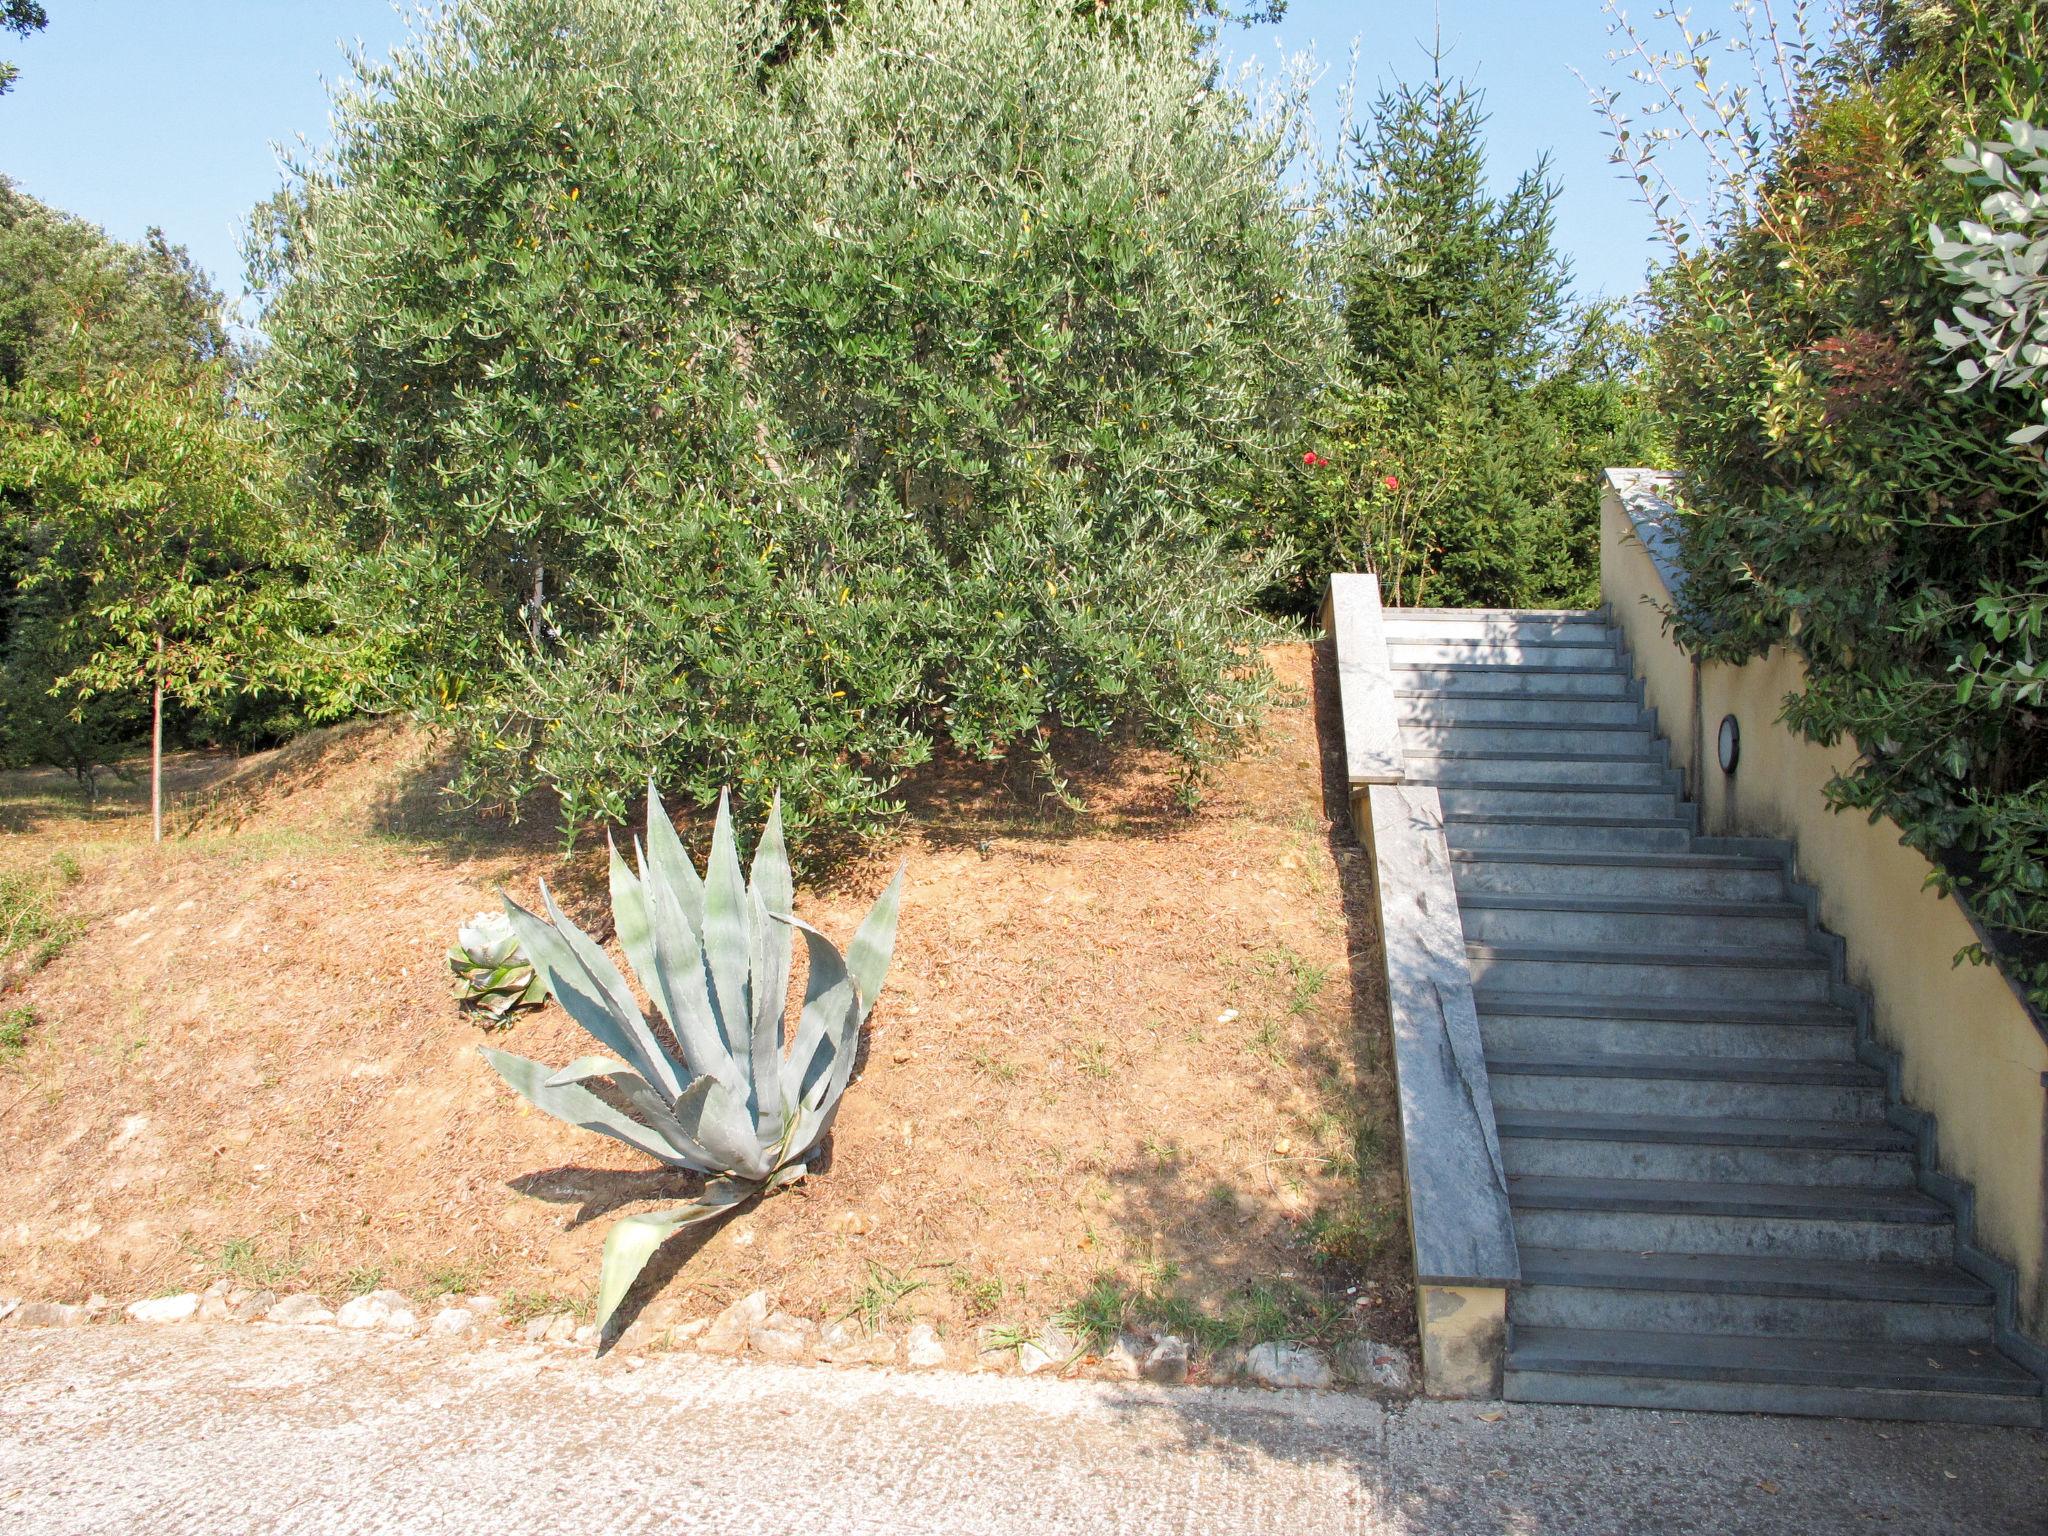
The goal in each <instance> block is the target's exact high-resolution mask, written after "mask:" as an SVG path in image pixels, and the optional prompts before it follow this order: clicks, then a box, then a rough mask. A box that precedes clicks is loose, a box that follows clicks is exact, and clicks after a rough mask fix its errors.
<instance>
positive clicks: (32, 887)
mask: <svg viewBox="0 0 2048 1536" xmlns="http://www.w3.org/2000/svg"><path fill="white" fill-rule="evenodd" d="M77 868H78V865H77V864H76V862H75V861H71V860H68V859H67V860H65V861H64V862H63V863H60V865H59V867H58V874H59V878H60V879H61V880H62V881H63V882H64V883H66V884H69V883H70V881H71V880H72V879H75V878H76V871H77ZM51 884H52V882H51V881H50V880H49V879H48V878H47V877H42V876H37V875H33V874H30V873H29V872H28V871H26V870H19V869H15V870H9V871H7V872H6V873H5V874H0V961H7V960H13V959H15V958H16V957H17V956H21V955H26V956H27V957H28V969H30V970H32V971H33V970H36V969H38V968H40V967H42V966H45V965H48V964H49V963H50V962H51V961H52V960H54V959H56V958H57V957H58V956H59V955H61V954H62V953H63V952H64V946H65V945H67V944H69V943H70V942H71V941H72V940H73V939H74V938H76V937H77V936H78V931H79V928H80V926H81V925H80V924H79V923H78V922H77V921H76V920H75V919H71V918H60V917H58V916H57V913H56V909H55V907H54V906H53V904H52V903H51V900H50V896H51Z"/></svg>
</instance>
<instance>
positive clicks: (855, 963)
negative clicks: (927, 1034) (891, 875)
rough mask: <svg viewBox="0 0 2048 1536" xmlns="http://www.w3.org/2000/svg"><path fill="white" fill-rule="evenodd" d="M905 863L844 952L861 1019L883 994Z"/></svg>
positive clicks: (892, 949)
mask: <svg viewBox="0 0 2048 1536" xmlns="http://www.w3.org/2000/svg"><path fill="white" fill-rule="evenodd" d="M904 869H905V866H903V865H900V864H899V865H898V866H897V867H896V878H895V879H894V880H891V881H890V882H889V886H888V889H887V890H885V891H883V892H882V894H881V895H879V896H877V897H876V898H875V904H874V905H873V906H872V907H870V908H868V915H867V916H866V918H864V919H863V920H862V922H861V925H860V931H859V932H858V933H856V934H855V935H854V936H853V943H852V944H851V945H849V946H848V948H847V951H846V968H847V970H848V971H850V972H852V973H853V982H854V985H855V986H857V987H859V988H860V1016H861V1019H862V1020H863V1021H865V1020H866V1019H867V1016H868V1015H869V1014H870V1013H872V1012H873V1011H874V1007H875V999H876V998H878V997H880V996H881V995H882V978H883V977H885V976H887V975H888V974H889V958H890V956H892V955H893V954H895V953H896V916H897V914H898V913H899V912H900V911H901V910H902V908H903V874H904Z"/></svg>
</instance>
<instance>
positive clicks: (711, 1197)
mask: <svg viewBox="0 0 2048 1536" xmlns="http://www.w3.org/2000/svg"><path fill="white" fill-rule="evenodd" d="M761 1189H762V1186H761V1185H760V1184H759V1183H758V1182H754V1181H751V1180H743V1179H714V1180H712V1181H711V1182H710V1183H709V1184H706V1185H705V1186H704V1193H703V1194H701V1195H699V1196H698V1197H697V1198H696V1199H695V1200H693V1201H691V1202H690V1203H689V1204H688V1205H679V1206H676V1207H675V1208H673V1209H671V1210H666V1211H649V1212H647V1213H646V1214H645V1215H640V1216H625V1217H621V1218H620V1219H619V1220H618V1221H615V1222H613V1223H612V1229H611V1231H609V1232H607V1233H606V1234H605V1235H604V1265H603V1267H602V1268H601V1269H600V1270H599V1271H598V1277H597V1326H598V1329H599V1331H600V1332H601V1331H602V1330H603V1328H604V1325H605V1324H606V1323H607V1322H609V1321H610V1320H611V1315H612V1313H614V1312H616V1311H617V1310H618V1307H619V1303H620V1302H621V1301H623V1300H625V1297H626V1291H627V1289H628V1288H629V1287H630V1286H631V1285H632V1284H633V1281H634V1280H635V1279H636V1278H638V1276H639V1274H640V1271H641V1270H643V1269H645V1268H646V1267H647V1261H648V1260H649V1259H650V1258H652V1257H653V1256H654V1250H655V1249H657V1248H659V1247H660V1246H661V1245H662V1243H663V1242H664V1241H666V1240H667V1238H668V1236H669V1234H671V1233H672V1232H675V1231H677V1230H678V1229H679V1228H682V1227H687V1226H694V1225H695V1224H696V1223H698V1222H701V1221H710V1220H712V1219H713V1218H715V1217H718V1216H724V1215H728V1214H730V1213H731V1212H732V1211H734V1210H736V1209H738V1208H739V1207H740V1206H742V1205H744V1204H746V1203H747V1201H749V1200H751V1199H753V1198H754V1196H756V1195H758V1194H760V1193H761Z"/></svg>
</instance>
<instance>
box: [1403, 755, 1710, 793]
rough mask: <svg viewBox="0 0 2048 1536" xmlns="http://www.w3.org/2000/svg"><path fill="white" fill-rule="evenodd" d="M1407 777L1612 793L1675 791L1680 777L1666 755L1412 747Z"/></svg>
mask: <svg viewBox="0 0 2048 1536" xmlns="http://www.w3.org/2000/svg"><path fill="white" fill-rule="evenodd" d="M1402 755H1403V756H1404V757H1405V758H1406V759H1407V764H1408V777H1409V779H1410V781H1411V782H1414V783H1418V784H1436V785H1450V784H1585V785H1599V786H1602V787H1605V788H1609V789H1661V790H1665V791H1667V792H1676V791H1677V789H1678V787H1679V773H1678V770H1677V769H1676V768H1673V767H1670V766H1669V765H1668V764H1666V763H1665V761H1664V758H1663V755H1662V754H1661V753H1658V754H1651V753H1647V752H1646V753H1644V754H1642V755H1641V756H1639V757H1619V756H1601V755H1598V754H1594V753H1584V754H1580V755H1576V756H1565V755H1562V754H1550V755H1546V756H1541V757H1537V756H1530V755H1525V754H1521V753H1515V752H1473V751H1465V750H1461V749H1457V748H1453V749H1450V750H1448V751H1441V752H1425V751H1418V750H1417V749H1416V748H1414V747H1412V746H1410V747H1408V748H1406V750H1405V751H1404V752H1403V754H1402Z"/></svg>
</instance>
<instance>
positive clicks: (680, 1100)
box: [483, 784, 903, 1329]
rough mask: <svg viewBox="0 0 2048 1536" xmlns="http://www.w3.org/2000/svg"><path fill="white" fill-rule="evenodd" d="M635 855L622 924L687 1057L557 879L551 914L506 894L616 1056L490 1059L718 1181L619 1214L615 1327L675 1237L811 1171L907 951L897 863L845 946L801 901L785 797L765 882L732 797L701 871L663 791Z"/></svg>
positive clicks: (611, 1241) (610, 1289)
mask: <svg viewBox="0 0 2048 1536" xmlns="http://www.w3.org/2000/svg"><path fill="white" fill-rule="evenodd" d="M634 854H635V864H636V865H637V872H636V870H635V869H633V868H629V867H628V866H627V864H626V861H625V860H624V859H623V858H621V857H620V856H619V851H618V849H617V847H615V846H614V847H613V848H612V849H611V896H612V918H613V921H614V922H615V923H616V925H617V928H618V938H619V947H620V948H621V949H622V950H624V951H625V955H626V960H627V962H628V964H629V965H630V966H631V967H632V970H633V974H634V976H635V977H637V978H638V980H639V982H640V984H641V988H642V990H643V991H645V992H646V994H647V995H648V997H650V998H651V999H652V1000H653V1002H654V1005H655V1007H656V1008H657V1009H659V1010H660V1013H661V1015H662V1017H663V1018H664V1019H666V1020H667V1022H668V1028H669V1039H672V1040H673V1042H674V1046H675V1049H673V1050H672V1049H671V1048H670V1045H669V1039H664V1038H663V1037H662V1036H661V1035H659V1034H657V1033H656V1030H655V1028H654V1026H653V1025H652V1024H651V1023H650V1022H649V1021H648V1018H647V1016H646V1015H645V1014H644V1013H642V1012H641V1010H640V1005H639V1004H638V1003H637V1002H636V1001H635V1000H634V997H633V994H632V992H631V990H630V989H629V988H628V987H627V985H626V979H625V977H624V976H623V975H621V974H620V972H619V969H618V967H617V966H615V965H614V964H613V963H612V961H611V958H610V957H609V956H608V955H606V954H605V952H604V950H603V949H602V948H600V947H599V946H598V945H597V944H596V943H595V942H594V941H593V940H592V939H591V938H590V937H589V935H587V934H585V933H584V932H583V931H582V930H581V929H580V928H578V927H577V926H576V925H575V924H574V923H572V922H570V921H569V919H568V918H566V917H564V916H563V915H562V912H561V909H560V908H558V907H557V906H556V905H555V900H554V897H553V896H552V895H550V894H549V892H548V888H547V885H546V883H545V882H543V883H542V885H541V902H542V905H543V906H544V907H545V908H546V910H547V916H546V917H545V918H543V917H541V916H539V915H537V914H535V913H532V912H529V911H527V910H526V909H525V908H524V907H522V906H520V905H519V904H518V903H517V902H514V901H512V900H511V899H510V898H509V897H508V898H507V899H506V902H505V913H506V916H507V918H508V919H509V920H510V922H511V925H512V928H513V931H514V932H515V933H516V934H517V936H518V938H519V940H520V942H521V943H523V944H524V945H525V947H526V953H527V954H529V955H531V956H532V957H533V959H534V961H535V963H536V964H537V965H538V966H539V968H540V970H541V972H542V974H543V975H544V977H545V978H546V982H547V988H548V990H549V991H550V992H551V993H553V994H554V997H555V999H556V1001H557V1002H559V1003H561V1005H562V1006H563V1007H564V1008H565V1009H567V1010H568V1013H569V1016H570V1017H571V1018H573V1019H575V1021H576V1022H577V1023H578V1024H580V1025H582V1026H583V1028H584V1029H585V1031H587V1032H588V1033H589V1034H590V1036H591V1037H592V1038H593V1039H595V1040H596V1041H597V1043H598V1044H599V1045H601V1046H603V1047H605V1049H606V1050H607V1051H608V1052H610V1053H611V1054H609V1055H599V1056H585V1057H582V1058H580V1059H579V1060H576V1061H573V1062H571V1063H570V1064H569V1065H568V1066H566V1067H563V1068H561V1069H560V1070H559V1071H557V1070H555V1069H554V1068H552V1067H545V1066H542V1065H541V1064H540V1063H538V1062H533V1061H528V1060H525V1059H524V1058H523V1057H519V1056H513V1055H509V1054H508V1053H506V1052H504V1051H499V1050H493V1049H491V1048H490V1047H488V1046H486V1047H484V1048H483V1055H484V1059H485V1060H486V1061H488V1062H489V1063H490V1064H491V1066H492V1067H494V1068H495V1069H496V1070H497V1072H498V1074H499V1075H500V1076H501V1077H503V1078H504V1079H505V1081H506V1082H507V1083H509V1084H511V1085H512V1088H513V1090H514V1091H515V1092H517V1093H519V1094H520V1095H521V1096H522V1097H524V1098H526V1099H527V1100H529V1101H530V1102H531V1103H533V1104H534V1105H535V1106H536V1107H537V1108H540V1109H544V1110H546V1111H547V1112H548V1113H549V1114H551V1115H553V1116H555V1117H556V1118H557V1119H560V1120H564V1121H567V1122H568V1123H569V1124H571V1125H575V1126H580V1127H582V1128H583V1129H585V1130H591V1131H596V1132H598V1133H599V1134H600V1135H604V1136H610V1137H612V1138H614V1139H615V1140H618V1141H623V1142H624V1143H626V1145H628V1146H630V1147H637V1148H638V1149H639V1150H640V1151H642V1152H645V1153H647V1154H648V1155H649V1156H650V1157H654V1158H657V1159H659V1160H660V1161H661V1162H664V1163H667V1164H668V1165H670V1166H671V1167H675V1168H687V1169H691V1170H693V1171H695V1172H697V1173H701V1174H703V1175H705V1177H706V1180H707V1183H706V1184H705V1187H704V1191H703V1193H702V1194H700V1195H699V1196H698V1197H697V1199H695V1200H694V1201H692V1202H690V1203H689V1204H687V1205H682V1206H678V1207H675V1208H674V1209H671V1210H666V1211H653V1212H648V1213H646V1214H644V1215H637V1216H627V1217H623V1218H622V1219H620V1220H619V1221H617V1222H615V1223H613V1225H612V1229H611V1231H610V1232H608V1233H607V1234H606V1235H605V1241H604V1261H603V1265H602V1268H601V1270H600V1272H599V1275H598V1296H597V1324H598V1327H599V1328H600V1329H602V1328H603V1327H604V1325H605V1324H606V1322H607V1321H608V1320H609V1319H610V1317H611V1315H612V1313H613V1312H614V1311H616V1310H617V1308H618V1305H619V1302H620V1301H621V1300H622V1299H623V1298H624V1297H625V1294H626V1288H627V1287H628V1286H630V1285H631V1284H632V1283H633V1279H634V1277H635V1276H636V1275H638V1274H639V1273H640V1270H641V1268H642V1267H643V1266H644V1265H645V1264H646V1262H647V1260H648V1259H649V1257H651V1256H652V1255H653V1253H654V1250H655V1249H656V1248H658V1247H659V1246H660V1245H661V1243H662V1241H663V1239H665V1238H667V1237H668V1236H669V1234H670V1233H672V1232H674V1231H675V1230H676V1229H677V1228H679V1227H683V1226H687V1225H689V1224H691V1223H694V1222H699V1221H706V1220H709V1219H711V1218H713V1217H716V1216H720V1215H723V1214H726V1213H728V1212H730V1211H732V1210H734V1209H736V1208H737V1207H739V1206H741V1205H743V1204H745V1203H746V1202H747V1201H749V1200H752V1199H754V1198H755V1197H756V1196H759V1195H763V1194H766V1193H768V1192H770V1191H772V1190H776V1189H780V1188H782V1187H783V1186H785V1185H788V1184H792V1183H794V1182H796V1181H797V1180H798V1179H800V1178H802V1177H803V1176H804V1173H805V1167H806V1163H805V1160H806V1159H807V1158H808V1157H810V1156H811V1154H812V1153H813V1152H814V1151H815V1150H816V1148H817V1146H818V1144H819V1142H820V1141H822V1140H823V1139H824V1136H825V1133H826V1132H827V1131H828V1130H830V1129H831V1126H832V1119H833V1116H834V1115H835V1114H837V1113H838V1110H839V1100H840V1096H841V1095H842V1094H843V1093H844V1092H845V1091H846V1085H847V1083H848V1082H849V1081H850V1080H851V1078H852V1076H853V1064H854V1058H855V1056H856V1054H857V1053H858V1051H859V1048H860V1030H861V1025H862V1023H863V1022H864V1021H865V1020H866V1019H867V1016H868V1013H869V1011H870V1010H871V1009H872V1008H873V1007H874V1005H875V998H876V996H877V995H878V994H879V993H880V992H881V990H882V978H883V975H884V974H885V973H886V972H887V971H888V968H889V957H890V954H891V953H892V952H893V950H894V949H895V947H896V913H897V908H898V906H899V904H900V902H901V900H902V894H903V872H902V871H901V870H898V871H897V873H896V878H895V879H894V880H893V881H891V882H890V884H889V887H888V889H887V890H885V891H883V892H882V894H881V896H880V897H879V898H877V899H876V901H875V904H874V906H873V908H872V909H870V911H869V912H868V915H867V917H866V919H865V920H864V921H863V922H862V923H861V925H860V929H859V931H858V932H856V933H855V934H854V938H853V943H852V945H851V946H850V947H849V948H848V950H847V952H846V953H845V954H844V955H843V956H842V955H841V954H840V952H839V950H838V948H837V947H835V946H834V945H833V943H832V941H831V940H829V939H827V938H826V937H825V936H824V935H823V934H822V933H820V932H818V930H817V929H815V928H813V927H811V926H810V924H808V923H805V922H802V921H800V920H799V919H798V918H797V917H796V916H795V915H794V913H793V912H792V911H791V908H792V907H793V906H794V905H795V901H796V892H795V888H794V884H793V881H792V879H791V875H790V868H789V851H788V849H787V847H786V846H785V845H784V842H783V836H782V807H781V803H780V801H779V800H778V801H777V803H776V805H775V807H774V808H773V809H772V810H770V812H769V814H768V824H767V826H766V828H764V829H763V831H762V833H761V841H760V844H759V846H758V847H757V848H756V849H755V852H754V865H753V871H752V875H751V878H748V877H745V876H743V875H742V874H741V871H740V861H739V853H738V850H737V849H736V847H735V846H734V842H733V830H732V811H731V807H730V805H729V803H728V802H727V800H726V798H725V797H723V796H721V797H720V799H719V804H718V820H717V823H716V825H715V827H714V828H713V831H712V835H711V855H710V859H709V861H708V862H707V863H706V865H705V869H704V873H703V874H702V875H701V876H700V875H699V874H698V873H697V870H696V869H695V867H694V866H693V865H692V864H691V863H690V857H689V855H688V854H687V853H686V852H685V851H684V849H683V845H682V840H681V839H680V838H678V837H677V836H676V832H675V828H674V827H673V826H672V825H670V823H669V819H668V815H667V813H666V812H665V811H664V810H663V809H662V805H661V797H660V796H659V795H657V794H656V793H655V791H654V786H653V785H652V784H649V785H648V787H647V842H646V845H645V847H644V848H643V847H642V846H641V845H640V844H639V843H638V841H637V840H636V841H635V844H634ZM798 933H801V934H802V935H803V938H804V943H805V945H806V947H807V949H808V950H809V960H810V964H809V970H808V975H807V979H806V983H805V988H804V1001H803V1009H802V1012H801V1014H800V1015H799V1017H798V1019H797V1023H796V1029H795V1032H794V1038H793V1039H792V1038H791V1037H790V1032H789V1031H788V1030H787V1029H785V1027H784V1012H785V1008H786V1005H787V1003H788V1000H789V979H790V964H791V960H792V958H793V956H794V950H795V943H794V940H795V935H796V934H798ZM592 1085H595V1090H601V1091H595V1090H594V1089H593V1086H592Z"/></svg>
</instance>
